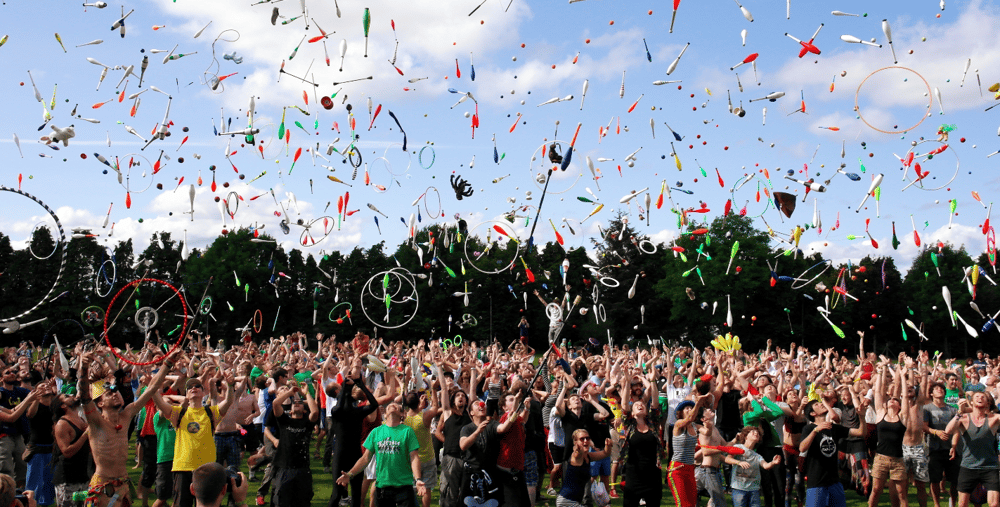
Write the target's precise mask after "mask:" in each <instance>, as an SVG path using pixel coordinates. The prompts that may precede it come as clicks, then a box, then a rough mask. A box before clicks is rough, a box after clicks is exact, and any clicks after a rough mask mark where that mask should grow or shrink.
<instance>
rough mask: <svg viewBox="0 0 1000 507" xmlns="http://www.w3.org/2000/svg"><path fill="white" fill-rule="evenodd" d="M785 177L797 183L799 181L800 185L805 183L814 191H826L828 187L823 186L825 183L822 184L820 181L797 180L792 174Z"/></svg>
mask: <svg viewBox="0 0 1000 507" xmlns="http://www.w3.org/2000/svg"><path fill="white" fill-rule="evenodd" d="M785 179H786V180H791V181H794V182H795V183H798V184H799V185H804V186H806V187H809V190H812V191H813V192H826V187H825V186H823V185H821V184H819V183H816V182H815V181H802V180H797V179H795V178H792V177H791V176H785Z"/></svg>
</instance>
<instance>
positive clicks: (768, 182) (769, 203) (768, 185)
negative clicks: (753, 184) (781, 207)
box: [729, 176, 777, 218]
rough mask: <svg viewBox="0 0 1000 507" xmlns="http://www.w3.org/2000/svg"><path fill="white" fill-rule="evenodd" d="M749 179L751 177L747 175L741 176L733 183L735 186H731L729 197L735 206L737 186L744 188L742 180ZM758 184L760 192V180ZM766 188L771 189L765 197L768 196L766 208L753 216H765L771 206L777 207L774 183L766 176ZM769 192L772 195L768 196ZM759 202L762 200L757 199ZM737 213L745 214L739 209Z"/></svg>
mask: <svg viewBox="0 0 1000 507" xmlns="http://www.w3.org/2000/svg"><path fill="white" fill-rule="evenodd" d="M747 179H749V177H747V176H740V178H739V179H738V180H736V183H733V188H731V189H730V190H729V199H730V200H731V201H732V202H733V206H734V207H735V206H736V191H737V188H742V187H740V182H742V181H744V180H747ZM757 185H758V187H757V191H758V192H760V186H759V185H760V180H758V181H757ZM764 189H765V190H767V191H769V192H765V197H767V199H766V201H767V202H766V204H765V205H764V210H763V211H761V212H760V214H758V215H753V218H760V217H762V216H764V213H767V210H769V209H771V206H774V207H775V208H777V206H775V204H774V185H773V184H772V183H771V179H770V178H765V179H764ZM768 193H770V197H768V196H767V194H768ZM748 201H749V199H748ZM757 202H760V201H757ZM742 208H743V207H742V206H741V207H740V209H742ZM736 214H738V215H741V216H743V215H744V213H741V212H740V211H739V210H737V211H736Z"/></svg>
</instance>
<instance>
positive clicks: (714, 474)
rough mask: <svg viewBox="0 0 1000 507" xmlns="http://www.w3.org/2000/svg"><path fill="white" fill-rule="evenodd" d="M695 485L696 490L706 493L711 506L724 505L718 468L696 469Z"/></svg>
mask: <svg viewBox="0 0 1000 507" xmlns="http://www.w3.org/2000/svg"><path fill="white" fill-rule="evenodd" d="M694 480H695V484H697V485H698V489H704V490H705V491H708V494H709V496H710V497H711V498H712V505H718V506H723V505H726V492H725V491H724V490H723V489H722V471H721V470H719V469H718V468H705V467H698V468H696V469H695V470H694ZM758 507H759V506H758Z"/></svg>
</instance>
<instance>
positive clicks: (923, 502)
mask: <svg viewBox="0 0 1000 507" xmlns="http://www.w3.org/2000/svg"><path fill="white" fill-rule="evenodd" d="M924 353H925V352H921V354H924ZM905 361H906V369H907V371H913V370H914V368H916V364H914V362H913V359H910V357H908V356H907V357H906V360H905ZM916 375H917V376H918V378H917V379H916V380H915V381H916V382H919V385H918V386H916V387H915V386H913V385H912V382H911V384H909V385H906V387H905V388H906V397H907V398H909V400H910V404H909V409H908V410H909V412H910V413H909V414H908V417H907V421H908V422H909V424H907V425H906V432H905V433H904V434H903V461H904V462H905V463H906V472H907V474H908V475H909V479H910V481H912V482H913V483H914V484H915V485H916V486H917V502H919V503H920V507H927V483H928V482H930V480H931V476H930V471H929V468H928V466H929V456H930V453H929V452H928V450H927V446H925V445H924V433H925V432H926V431H927V424H926V422H925V421H924V405H926V404H927V403H929V402H930V396H929V395H928V389H930V378H929V376H930V373H929V372H928V371H927V362H926V361H923V362H921V363H920V368H919V369H917V371H916Z"/></svg>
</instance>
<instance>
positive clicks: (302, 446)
mask: <svg viewBox="0 0 1000 507" xmlns="http://www.w3.org/2000/svg"><path fill="white" fill-rule="evenodd" d="M276 420H277V422H278V432H279V436H278V441H279V442H280V445H278V448H277V450H276V452H275V455H274V466H275V467H277V468H278V469H281V468H309V447H310V446H309V442H310V441H311V440H312V431H313V426H316V423H314V422H312V421H310V420H309V415H308V414H306V415H305V416H303V417H302V418H301V419H294V418H292V416H291V415H290V414H289V413H288V412H285V413H283V414H281V417H278V418H276Z"/></svg>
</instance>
